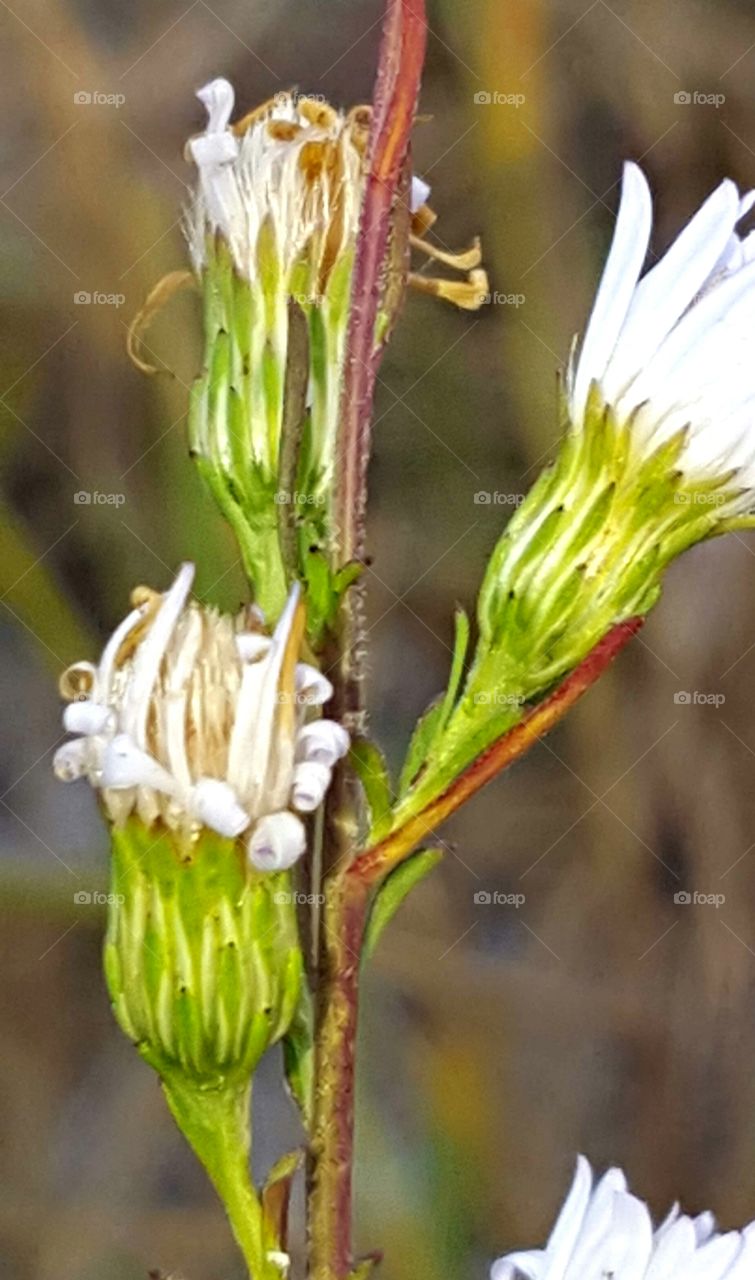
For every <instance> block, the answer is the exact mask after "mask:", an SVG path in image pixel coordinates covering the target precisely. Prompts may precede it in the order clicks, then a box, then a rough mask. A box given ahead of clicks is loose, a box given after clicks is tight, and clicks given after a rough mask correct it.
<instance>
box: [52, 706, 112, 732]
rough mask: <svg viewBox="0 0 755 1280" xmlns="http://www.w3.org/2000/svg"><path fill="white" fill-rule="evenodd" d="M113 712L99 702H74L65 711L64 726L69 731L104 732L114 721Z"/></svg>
mask: <svg viewBox="0 0 755 1280" xmlns="http://www.w3.org/2000/svg"><path fill="white" fill-rule="evenodd" d="M112 720H113V713H112V711H111V710H110V708H109V707H104V706H103V705H102V704H101V703H99V702H90V701H89V699H88V698H87V699H85V700H84V701H83V702H72V703H70V705H69V706H67V707H66V709H65V711H64V712H63V728H64V729H66V730H67V731H68V733H86V734H89V733H102V732H103V730H104V729H106V728H107V726H108V725H109V724H110V723H111V722H112Z"/></svg>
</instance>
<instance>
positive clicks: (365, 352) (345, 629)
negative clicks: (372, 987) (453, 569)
mask: <svg viewBox="0 0 755 1280" xmlns="http://www.w3.org/2000/svg"><path fill="white" fill-rule="evenodd" d="M426 34H427V23H426V21H425V7H424V0H387V8H386V24H385V29H384V32H383V40H382V45H381V51H380V60H379V64H378V74H377V84H376V90H375V101H374V107H373V116H372V125H371V134H370V146H369V156H368V173H367V179H366V187H365V196H364V202H363V205H362V213H361V221H360V230H359V237H358V241H357V250H356V261H355V265H354V279H353V285H352V294H351V304H350V320H349V329H348V334H347V340H346V363H345V372H344V385H343V390H342V398H341V415H340V423H339V439H338V451H339V473H338V488H337V493H336V497H335V511H334V516H335V539H334V541H335V547H334V551H335V556H336V559H337V560H338V561H339V562H340V564H346V563H348V562H350V561H352V560H356V559H360V558H361V557H362V556H363V553H364V526H365V511H366V505H367V468H368V464H369V455H370V434H371V418H372V400H373V395H374V390H375V381H376V378H377V371H378V366H379V362H380V357H381V354H382V348H381V347H380V346H379V345H377V344H376V340H375V335H376V325H377V319H378V312H379V308H380V301H381V295H382V292H383V289H384V284H385V274H386V270H387V265H388V258H389V254H390V249H391V239H390V238H391V232H392V219H393V218H394V215H395V210H396V204H397V201H398V199H399V195H400V189H401V183H402V180H405V177H406V166H407V159H408V155H409V145H410V137H411V130H412V125H413V123H414V115H415V112H416V106H417V99H418V96H419V86H420V78H421V74H422V66H423V63H424V53H425V42H426ZM360 618H361V603H360V589H359V588H352V589H351V591H350V592H349V593H348V595H347V598H346V600H345V601H344V605H343V607H342V609H341V616H340V619H339V627H338V634H337V636H336V638H335V647H336V652H335V655H334V662H333V663H332V666H330V670H331V673H332V678H333V685H334V697H333V701H332V704H331V713H332V714H333V715H334V716H335V717H336V718H337V719H339V720H340V721H341V723H343V724H345V725H346V726H347V728H349V729H352V730H356V731H360V730H361V728H362V722H363V718H364V711H363V700H362V686H361V680H360V670H359V666H360V664H359V640H360V631H361V626H360ZM360 804H361V796H360V791H359V787H358V785H357V783H356V780H355V778H354V776H353V774H351V772H350V771H349V770H348V768H347V766H346V765H345V763H344V764H343V765H341V766H340V767H339V768H338V769H337V770H336V772H335V776H334V779H333V785H332V787H331V790H330V794H329V797H328V803H327V807H326V814H325V832H324V836H325V839H324V848H323V863H324V868H325V871H326V872H331V873H332V871H333V870H334V869H335V868H337V867H339V866H341V865H345V864H346V863H347V862H348V860H349V859H350V858H351V857H352V856H353V853H354V850H355V849H356V848H358V846H359V837H360V829H359V828H360V818H361V809H360ZM327 894H328V896H327V899H326V905H325V910H324V912H323V939H322V943H323V945H322V951H321V964H320V972H319V974H318V980H317V990H316V1020H317V1027H316V1038H315V1072H316V1081H317V1084H316V1097H315V1116H314V1125H313V1133H312V1139H311V1143H310V1153H309V1179H308V1181H309V1188H310V1191H309V1215H308V1223H309V1245H310V1249H309V1254H310V1258H309V1264H310V1276H311V1278H312V1280H345V1278H346V1277H347V1276H348V1275H349V1272H350V1271H351V1269H352V1247H351V1182H352V1178H351V1167H352V1161H353V1142H354V1138H353V1130H354V1097H353V1084H354V1055H355V1052H356V1029H357V1028H356V1002H355V1001H352V1000H351V999H350V996H349V993H350V991H351V990H352V988H353V987H355V984H356V982H357V980H358V965H359V953H360V949H361V940H362V929H363V924H364V919H365V917H366V909H367V901H366V895H365V897H364V901H362V900H361V898H362V895H361V894H356V895H355V896H354V898H353V900H349V901H346V900H345V899H344V900H343V901H341V900H340V891H339V890H338V889H335V891H334V892H331V890H330V889H328V891H327Z"/></svg>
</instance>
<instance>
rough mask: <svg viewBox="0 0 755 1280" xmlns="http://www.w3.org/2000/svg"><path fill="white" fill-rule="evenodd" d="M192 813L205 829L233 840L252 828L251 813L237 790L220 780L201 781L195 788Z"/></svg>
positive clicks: (192, 791) (190, 798) (192, 792)
mask: <svg viewBox="0 0 755 1280" xmlns="http://www.w3.org/2000/svg"><path fill="white" fill-rule="evenodd" d="M189 811H190V813H191V814H192V816H193V817H195V818H197V819H198V820H199V822H202V823H203V824H204V826H206V827H209V828H210V829H211V830H212V831H217V832H218V834H219V835H221V836H227V837H228V838H229V839H233V838H234V837H236V836H239V835H241V832H242V831H244V830H245V829H246V828H247V827H248V826H249V814H248V813H246V812H245V810H244V809H243V808H242V807H241V805H240V804H239V802H238V797H237V796H236V792H235V791H234V789H233V787H231V786H229V784H228V783H227V782H222V781H220V780H219V779H217V778H200V779H199V781H198V782H197V783H196V784H195V786H194V787H192V790H191V792H190V794H189Z"/></svg>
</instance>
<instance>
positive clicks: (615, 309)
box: [567, 164, 755, 510]
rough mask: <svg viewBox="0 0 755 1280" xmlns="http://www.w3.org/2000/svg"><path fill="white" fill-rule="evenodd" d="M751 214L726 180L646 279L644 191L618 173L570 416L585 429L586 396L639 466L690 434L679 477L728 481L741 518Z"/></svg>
mask: <svg viewBox="0 0 755 1280" xmlns="http://www.w3.org/2000/svg"><path fill="white" fill-rule="evenodd" d="M753 204H755V192H749V193H748V194H746V195H744V196H740V194H739V192H738V190H737V187H736V186H735V184H734V183H733V182H731V181H729V180H728V179H727V180H726V181H724V182H722V183H721V185H720V186H719V187H718V188H717V189H716V190H715V191H714V192H713V193H712V195H710V196H709V197H708V199H707V200H706V201H705V202H704V204H703V205H702V206H701V208H700V209H699V210H698V211H697V213H696V214H695V215H694V217H693V218H692V219H691V220H690V222H689V223H688V224H687V226H686V227H685V228H684V230H683V231H682V232H681V233H680V235H679V236H678V237H677V239H676V240H675V241H674V243H673V244H672V245H671V247H670V248H669V249H668V250H667V252H666V253H665V254H664V256H663V257H662V258H661V259H660V261H659V262H658V263H657V264H656V265H655V266H653V267H652V268H651V269H650V270H649V271H647V272H646V274H645V275H642V274H641V273H642V268H643V265H644V262H645V258H646V255H647V251H648V245H649V242H650V235H651V230H652V201H651V196H650V189H649V187H648V183H647V180H646V178H645V176H644V174H643V173H642V171H641V170H640V169H639V168H638V166H637V165H635V164H627V165H626V166H625V170H624V180H623V186H622V194H621V203H620V206H619V212H618V217H617V221H616V229H615V233H614V237H613V243H612V245H611V250H610V252H609V255H608V259H607V261H606V265H605V269H604V272H603V277H602V280H601V283H600V287H599V289H598V293H597V296H596V299H595V303H594V306H593V310H592V315H591V317H590V321H589V324H588V327H587V331H586V333H585V336H584V340H583V342H582V347H581V351H580V353H579V358H578V360H577V361H576V363H575V364H574V365H573V366H572V368H571V369H570V370H569V375H568V381H567V390H568V398H569V409H570V416H571V419H572V423H573V425H574V426H575V427H576V428H577V429H578V428H579V427H580V426H581V424H582V423H583V421H584V418H585V413H586V411H587V408H588V401H589V396H590V392H591V388H592V387H593V385H597V388H598V390H599V392H600V396H601V398H602V401H603V402H604V403H606V404H608V405H609V406H610V407H611V408H612V409H613V410H614V412H615V414H616V417H617V420H618V421H619V423H626V422H630V421H631V435H632V440H633V441H634V443H635V446H636V448H637V450H638V451H639V452H640V453H641V454H643V455H646V454H648V453H649V452H650V451H652V450H653V449H655V448H656V447H657V446H659V445H661V444H662V443H664V442H665V441H666V440H668V439H670V438H671V437H672V436H674V435H675V434H676V433H677V432H679V431H685V432H686V435H685V441H684V447H683V451H682V455H681V462H680V465H681V466H682V468H683V469H684V471H685V473H687V474H689V475H690V476H691V477H692V478H693V479H696V480H711V479H712V480H717V479H719V478H720V479H724V478H727V479H728V477H729V475H730V474H731V473H732V472H733V473H734V475H733V476H732V478H731V483H732V487H733V488H734V489H736V490H737V491H738V493H739V497H738V498H737V499H736V504H737V506H738V508H739V509H740V510H750V509H752V508H753V506H755V498H754V496H753V491H754V490H755V378H753V373H752V368H753V351H754V350H755V339H754V338H753V332H754V329H753V324H754V322H755V232H752V233H750V234H748V235H744V236H740V234H739V233H738V230H737V227H738V224H739V223H740V221H741V220H742V219H743V218H744V217H745V216H746V215H747V214H748V213H749V212H750V210H751V209H752V207H753Z"/></svg>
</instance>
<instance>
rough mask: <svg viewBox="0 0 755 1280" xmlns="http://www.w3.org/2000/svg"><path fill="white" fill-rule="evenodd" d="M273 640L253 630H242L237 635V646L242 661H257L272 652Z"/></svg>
mask: <svg viewBox="0 0 755 1280" xmlns="http://www.w3.org/2000/svg"><path fill="white" fill-rule="evenodd" d="M271 644H272V640H271V639H270V637H269V636H261V635H258V634H256V633H255V632H253V631H242V632H241V633H240V634H239V635H237V636H236V648H237V649H238V653H239V657H240V658H241V661H242V662H257V661H258V659H259V658H264V657H266V656H267V654H268V653H269V652H270V646H271Z"/></svg>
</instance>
